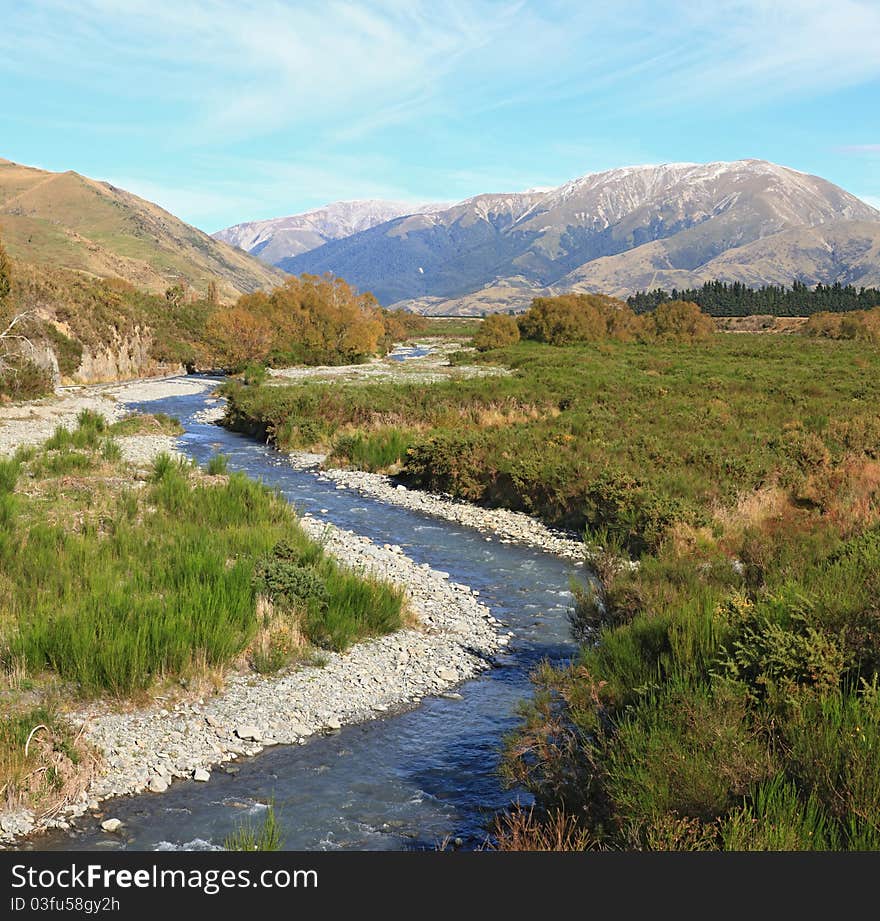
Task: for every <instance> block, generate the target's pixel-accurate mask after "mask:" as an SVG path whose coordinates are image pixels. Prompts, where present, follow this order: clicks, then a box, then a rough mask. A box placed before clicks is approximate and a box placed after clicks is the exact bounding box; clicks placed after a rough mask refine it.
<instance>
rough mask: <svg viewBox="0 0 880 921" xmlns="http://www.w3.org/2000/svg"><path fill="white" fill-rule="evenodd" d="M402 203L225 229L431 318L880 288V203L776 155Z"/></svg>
mask: <svg viewBox="0 0 880 921" xmlns="http://www.w3.org/2000/svg"><path fill="white" fill-rule="evenodd" d="M401 209H404V210H406V209H407V206H406V205H405V204H402V203H399V202H379V201H369V202H347V203H336V204H334V205H330V206H328V207H327V208H324V209H318V210H317V211H312V212H309V213H308V214H304V215H295V216H293V217H289V218H279V219H275V220H272V221H259V222H253V223H251V224H244V225H236V227H233V228H228V229H227V230H223V231H220V232H218V233H217V234H215V237H216V238H217V239H220V240H224V241H226V242H230V243H233V244H235V245H238V246H241V247H243V248H244V249H245V250H247V251H248V252H249V253H250V254H251V255H254V256H257V257H259V258H260V259H262V260H264V261H266V262H269V263H271V264H272V265H275V266H277V267H278V268H280V269H282V270H284V271H286V272H291V273H294V274H299V273H301V272H311V273H315V274H321V273H323V272H330V273H332V274H335V275H339V276H342V277H343V278H345V279H346V280H348V281H349V282H351V283H352V284H355V285H357V286H358V287H359V288H361V289H362V290H369V291H372V292H373V293H374V294H375V295H376V296H377V297H378V299H379V300H380V302H381V303H382V304H384V305H386V306H391V305H394V306H397V307H405V308H407V309H413V310H418V311H419V312H423V313H434V314H474V313H482V312H485V311H496V310H508V309H515V310H517V309H523V308H525V307H526V306H527V305H528V303H529V302H530V301H531V299H532V298H533V297H534V296H536V295H539V294H549V293H558V292H562V291H572V290H573V291H588V292H589V291H602V292H605V293H608V294H615V295H619V296H625V295H627V294H630V293H632V292H633V291H636V290H641V289H650V288H655V287H665V288H667V289H668V288H672V287H678V288H682V287H692V286H698V285H700V284H702V282H704V281H708V280H711V279H714V278H719V279H722V280H725V281H742V282H745V283H747V284H749V285H760V284H766V283H785V284H790V283H791V281H792V280H793V279H795V278H797V279H799V280H801V281H803V282H805V283H807V284H816V283H818V282H822V283H824V284H832V283H834V282H837V281H839V282H842V283H852V284H856V285H862V284H864V285H880V211H877V210H876V209H875V208H872V207H871V206H870V205H868V204H866V203H865V202H863V201H861V200H860V199H858V198H856V197H855V196H854V195H852V194H850V193H849V192H846V191H845V190H843V189H841V188H839V187H838V186H835V185H833V184H832V183H830V182H828V181H826V180H824V179H822V178H820V177H818V176H812V175H808V174H806V173H801V172H798V171H797V170H794V169H791V168H788V167H784V166H779V165H777V164H774V163H769V162H767V161H764V160H739V161H735V162H731V163H708V164H696V163H669V164H663V165H659V166H636V167H623V168H619V169H612V170H608V171H605V172H598V173H590V174H587V175H585V176H582V177H580V178H578V179H574V180H572V181H571V182H567V183H564V184H563V185H561V186H559V187H557V188H552V189H541V190H530V191H527V192H517V193H500V194H484V195H477V196H475V197H473V198H469V199H467V200H465V201H463V202H460V203H458V204H454V205H449V206H443V205H428V206H421V207H419V208H413V207H412V206H410V207H409V213H401Z"/></svg>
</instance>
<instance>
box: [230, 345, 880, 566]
mask: <svg viewBox="0 0 880 921" xmlns="http://www.w3.org/2000/svg"><path fill="white" fill-rule="evenodd" d="M468 360H473V356H471V357H470V358H469V359H468ZM485 360H490V361H501V362H503V363H505V364H507V365H509V366H510V367H512V368H513V369H514V374H513V375H510V376H495V377H490V378H479V379H470V380H462V381H453V382H441V383H437V384H435V385H432V386H428V387H426V386H423V385H421V384H418V385H415V384H395V383H371V384H366V385H365V384H363V383H361V384H358V385H341V386H340V385H336V386H328V385H327V384H317V383H315V384H305V385H302V384H300V385H295V386H273V387H242V386H238V385H230V386H228V387H227V394H228V396H229V397H230V404H231V405H230V419H231V424H232V425H233V426H238V427H240V428H242V429H248V430H250V431H255V430H257V431H261V432H265V433H266V434H267V435H269V436H270V437H271V438H273V439H274V440H275V441H276V442H277V443H278V444H279V446H281V447H289V448H300V447H315V446H319V445H320V446H324V447H325V448H334V447H335V445H336V443H337V441H338V440H339V439H340V438H341V439H342V444H341V450H340V452H339V454H340V455H342V456H344V455H345V452H346V450H348V449H349V447H350V448H351V450H352V451H354V452H355V453H358V454H361V455H363V456H365V460H366V462H367V463H370V462H372V458H371V457H370V454H372V453H374V452H375V451H376V448H375V446H377V445H379V444H380V443H381V440H382V439H383V438H384V439H388V438H390V437H392V435H393V437H395V438H399V439H400V443H401V444H405V443H406V441H409V448H408V452H407V454H406V456H405V458H404V459H403V465H402V470H401V476H402V477H403V478H404V479H405V480H406V481H408V482H409V483H410V484H411V485H415V486H420V487H423V488H426V489H430V490H432V491H439V492H448V493H451V494H453V495H456V496H460V497H462V498H465V499H469V500H471V501H474V502H478V503H481V504H485V505H489V506H501V507H507V508H513V509H517V510H522V511H526V512H528V513H530V514H534V515H536V516H538V517H540V518H542V519H544V520H545V521H547V522H550V523H552V524H556V525H562V526H566V527H570V528H575V529H578V530H582V529H584V528H586V527H589V528H591V529H595V528H599V527H605V528H607V529H609V530H611V531H612V532H613V533H614V534H615V535H617V536H618V537H620V538H622V539H623V540H624V542H625V543H626V544H627V546H628V547H629V549H630V550H631V551H632V552H634V553H636V554H638V553H640V552H643V551H645V550H650V549H652V548H653V547H656V546H657V544H658V542H659V541H660V539H661V538H662V536H663V534H664V533H665V532H666V531H667V530H668V529H669V527H670V526H671V525H673V524H674V523H676V522H680V521H685V522H687V523H688V524H690V525H691V526H700V525H702V524H704V523H705V521H706V519H707V509H711V508H713V507H714V506H716V505H730V504H732V503H734V502H736V500H737V497H738V496H739V495H740V494H742V493H744V492H752V491H754V490H756V489H758V488H759V487H761V486H763V485H766V484H770V483H773V482H775V481H780V482H782V483H783V485H784V484H785V483H786V482H788V481H789V480H791V479H792V478H793V477H796V476H798V475H799V474H800V472H802V470H803V468H804V465H808V464H809V463H811V460H810V455H809V451H810V447H811V445H813V446H814V447H815V439H820V440H821V442H822V443H823V445H824V446H825V449H827V450H828V451H829V452H830V455H831V459H832V460H835V459H839V458H840V457H841V456H842V455H843V454H844V453H846V452H847V451H849V450H850V449H851V446H852V445H854V444H855V443H856V442H858V441H859V440H860V439H861V441H862V442H865V443H867V442H868V441H870V440H871V439H872V438H873V439H876V437H877V435H876V432H875V431H874V430H873V429H872V428H871V426H872V425H875V424H876V423H875V422H874V421H872V420H873V416H872V414H871V413H870V406H871V403H872V401H873V400H877V399H878V398H880V374H878V370H880V356H878V353H877V352H876V351H874V350H870V349H866V348H865V347H864V346H862V345H859V344H856V343H850V342H834V343H832V342H826V341H811V340H807V339H806V338H801V337H785V338H782V337H780V338H768V337H761V336H748V335H740V336H736V337H732V336H716V337H715V338H714V339H713V340H712V341H711V342H709V343H706V344H700V345H675V344H662V343H657V344H652V345H644V344H636V343H630V344H620V345H605V346H593V347H589V346H585V347H568V348H553V347H548V346H543V345H539V344H536V343H528V342H525V343H521V344H519V345H517V346H515V347H513V348H510V349H506V350H502V351H500V352H490V353H488V354H487V356H486V357H485ZM756 395H760V399H758V398H756ZM358 436H360V441H358V440H357V439H358ZM386 460H387V455H386V456H382V454H381V452H379V461H380V462H381V461H386Z"/></svg>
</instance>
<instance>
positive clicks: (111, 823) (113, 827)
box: [101, 819, 122, 834]
mask: <svg viewBox="0 0 880 921" xmlns="http://www.w3.org/2000/svg"><path fill="white" fill-rule="evenodd" d="M101 828H103V829H104V831H106V832H110V834H113V832H116V831H119V829H120V828H122V822H121V821H120V820H119V819H104V821H103V822H101Z"/></svg>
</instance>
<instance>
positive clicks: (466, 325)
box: [419, 317, 483, 339]
mask: <svg viewBox="0 0 880 921" xmlns="http://www.w3.org/2000/svg"><path fill="white" fill-rule="evenodd" d="M425 320H426V325H425V327H424V328H423V329H420V330H419V335H420V336H425V337H429V336H437V337H441V338H448V339H466V338H468V337H470V336H473V334H474V333H475V332H476V331H477V330H478V329H479V328H480V326H481V325H482V323H483V319H482V317H426V318H425Z"/></svg>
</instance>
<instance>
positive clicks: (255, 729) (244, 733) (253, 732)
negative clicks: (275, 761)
mask: <svg viewBox="0 0 880 921" xmlns="http://www.w3.org/2000/svg"><path fill="white" fill-rule="evenodd" d="M235 734H236V735H237V736H238V737H239V739H242V740H243V741H245V742H259V741H260V739H261V738H262V737H263V733H262V732H261V730H260V728H259V726H253V725H251V724H248V725H246V726H239V727H238V729H236V730H235Z"/></svg>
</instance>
